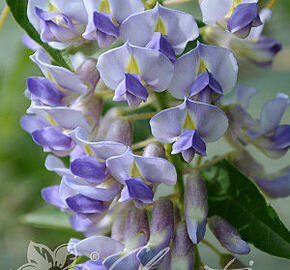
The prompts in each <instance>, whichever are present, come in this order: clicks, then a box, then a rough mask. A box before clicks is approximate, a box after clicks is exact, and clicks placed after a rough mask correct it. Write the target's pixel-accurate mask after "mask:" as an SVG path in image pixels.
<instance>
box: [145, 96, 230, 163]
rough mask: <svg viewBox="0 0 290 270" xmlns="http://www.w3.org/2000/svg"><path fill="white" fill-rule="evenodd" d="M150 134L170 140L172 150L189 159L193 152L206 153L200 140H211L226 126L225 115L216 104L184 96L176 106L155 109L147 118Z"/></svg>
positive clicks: (160, 139)
mask: <svg viewBox="0 0 290 270" xmlns="http://www.w3.org/2000/svg"><path fill="white" fill-rule="evenodd" d="M150 125H151V131H152V134H153V136H154V137H155V138H156V139H157V140H158V141H160V142H162V143H172V142H175V141H176V142H175V144H174V145H173V151H172V153H173V154H176V153H179V152H182V155H183V156H184V158H185V160H187V161H191V159H192V158H193V156H194V153H198V154H201V155H205V154H206V147H205V144H204V142H214V141H217V140H218V139H219V138H220V137H222V136H223V135H224V133H225V132H226V130H227V128H228V120H227V117H226V115H225V114H224V113H223V112H222V111H221V110H220V109H219V108H217V107H216V106H213V105H210V104H206V103H201V102H196V101H192V100H189V99H187V100H185V101H184V103H182V104H181V105H179V106H176V107H173V108H169V109H166V110H163V111H161V112H159V113H157V114H156V115H155V116H154V117H153V118H152V119H151V120H150Z"/></svg>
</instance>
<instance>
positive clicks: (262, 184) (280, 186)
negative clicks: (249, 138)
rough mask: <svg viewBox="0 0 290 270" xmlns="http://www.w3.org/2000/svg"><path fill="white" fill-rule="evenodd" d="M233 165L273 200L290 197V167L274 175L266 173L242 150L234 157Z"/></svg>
mask: <svg viewBox="0 0 290 270" xmlns="http://www.w3.org/2000/svg"><path fill="white" fill-rule="evenodd" d="M233 163H234V164H235V166H237V167H238V168H239V170H241V172H242V173H244V174H245V175H246V176H247V177H249V178H251V179H253V180H254V181H255V182H256V184H257V185H258V187H259V188H260V189H261V190H262V191H263V192H264V193H266V194H267V195H268V196H269V197H271V198H284V197H288V196H290V166H287V167H286V168H283V169H280V170H278V171H277V172H274V173H270V174H269V173H266V172H265V170H264V167H263V166H262V165H261V164H260V163H258V162H257V161H256V160H255V159H254V158H253V157H252V156H251V155H250V154H249V153H248V152H247V151H246V150H240V151H238V152H237V154H236V155H235V156H234V157H233Z"/></svg>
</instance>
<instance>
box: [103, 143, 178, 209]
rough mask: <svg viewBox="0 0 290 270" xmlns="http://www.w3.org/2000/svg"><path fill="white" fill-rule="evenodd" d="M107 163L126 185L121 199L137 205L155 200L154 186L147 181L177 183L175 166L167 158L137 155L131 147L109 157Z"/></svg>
mask: <svg viewBox="0 0 290 270" xmlns="http://www.w3.org/2000/svg"><path fill="white" fill-rule="evenodd" d="M106 165H107V167H108V170H109V172H110V174H111V175H112V176H113V177H114V178H115V179H116V180H117V181H118V182H120V183H121V184H123V185H125V187H124V188H123V190H122V193H121V199H120V201H128V200H134V203H137V206H140V205H139V204H140V202H141V203H152V202H153V196H154V193H153V191H152V186H151V185H148V183H147V182H151V183H152V184H157V183H165V184H167V185H175V183H176V179H177V175H176V170H175V168H174V166H173V165H172V164H171V163H170V162H169V161H167V160H166V159H163V158H159V157H148V156H146V157H145V156H137V155H134V154H133V153H132V151H131V149H128V150H127V151H126V152H125V153H124V154H122V155H120V156H116V157H111V158H109V159H107V161H106Z"/></svg>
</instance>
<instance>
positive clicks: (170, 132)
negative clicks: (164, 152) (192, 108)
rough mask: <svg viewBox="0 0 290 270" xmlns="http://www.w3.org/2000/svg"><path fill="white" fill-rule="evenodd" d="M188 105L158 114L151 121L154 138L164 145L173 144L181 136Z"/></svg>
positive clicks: (183, 104) (184, 104)
mask: <svg viewBox="0 0 290 270" xmlns="http://www.w3.org/2000/svg"><path fill="white" fill-rule="evenodd" d="M185 116H186V103H185V102H184V103H182V104H181V105H179V106H176V107H172V108H168V109H166V110H163V111H161V112H159V113H157V114H156V115H155V116H153V117H152V119H151V120H150V126H151V132H152V134H153V136H154V137H155V138H156V139H157V140H158V141H160V142H162V143H172V142H173V141H175V139H176V138H177V137H178V136H179V135H180V134H181V130H182V125H183V122H184V119H185Z"/></svg>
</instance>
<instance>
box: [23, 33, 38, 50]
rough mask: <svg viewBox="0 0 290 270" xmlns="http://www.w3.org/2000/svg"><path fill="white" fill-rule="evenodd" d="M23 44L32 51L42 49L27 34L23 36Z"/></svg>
mask: <svg viewBox="0 0 290 270" xmlns="http://www.w3.org/2000/svg"><path fill="white" fill-rule="evenodd" d="M22 43H23V44H24V45H25V46H26V47H27V48H28V49H30V50H33V51H36V50H37V49H39V48H41V46H40V45H39V44H38V43H36V42H35V41H34V40H33V39H32V38H31V37H29V36H28V35H27V34H23V36H22Z"/></svg>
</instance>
